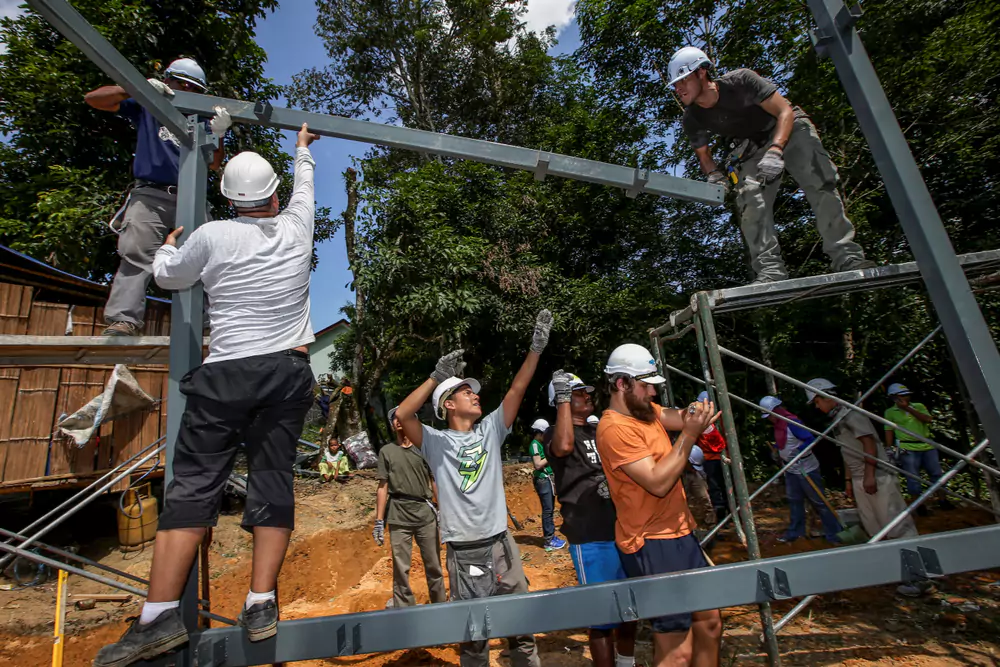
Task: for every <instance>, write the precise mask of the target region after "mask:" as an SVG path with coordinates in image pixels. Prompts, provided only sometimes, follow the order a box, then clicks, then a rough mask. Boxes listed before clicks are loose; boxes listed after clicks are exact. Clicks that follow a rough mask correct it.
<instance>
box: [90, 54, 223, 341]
mask: <svg viewBox="0 0 1000 667" xmlns="http://www.w3.org/2000/svg"><path fill="white" fill-rule="evenodd" d="M149 83H150V85H152V86H153V87H154V88H156V89H157V90H158V91H159V92H160V93H161V94H163V95H165V96H167V97H170V96H172V95H173V94H174V91H175V90H184V91H188V92H195V93H203V92H205V91H207V90H208V85H207V84H206V79H205V71H204V70H203V69H202V68H201V66H200V65H199V64H198V63H197V62H195V61H194V60H193V59H191V58H180V59H178V60H175V61H174V62H172V63H170V66H169V67H168V68H167V70H166V72H165V76H164V80H163V81H160V80H159V79H149ZM84 100H85V101H86V102H87V104H89V105H90V106H92V107H94V108H95V109H98V110H100V111H108V112H111V113H115V114H118V115H119V116H121V117H123V118H126V119H128V120H129V121H130V122H131V123H132V125H133V126H134V127H135V128H136V131H137V133H138V137H137V140H136V147H135V158H134V160H133V161H132V175H133V176H134V177H135V182H134V184H133V185H132V188H131V191H130V192H129V196H128V200H127V201H126V204H125V207H124V212H123V214H122V219H121V221H120V225H119V226H118V228H117V231H118V255H119V256H120V257H121V263H120V265H119V267H118V272H117V273H116V274H115V278H114V282H113V283H112V284H111V294H110V295H109V296H108V302H107V304H105V306H104V319H105V321H106V322H107V324H108V327H107V328H106V329H105V330H104V335H105V336H137V335H139V333H140V332H141V331H142V326H143V317H144V316H145V313H146V289H147V288H148V287H149V281H150V279H151V278H152V276H153V273H152V271H153V256H154V255H155V254H156V251H157V249H158V248H159V247H160V246H161V245H163V241H164V239H165V238H166V236H167V234H168V233H169V232H170V230H171V229H173V228H174V221H175V217H176V214H177V173H178V162H179V160H180V141H179V140H178V138H177V137H175V136H174V135H173V134H172V133H171V132H170V131H169V130H168V129H167V128H165V127H163V126H162V125H160V122H159V121H158V120H156V117H154V116H153V114H151V113H149V111H147V110H146V109H144V108H143V107H142V106H140V105H139V103H138V102H137V101H136V100H134V99H132V98H131V97H129V94H128V93H127V92H126V91H125V89H124V88H122V87H121V86H102V87H101V88H98V89H96V90H93V91H91V92H89V93H87V95H86V97H85V98H84ZM231 124H232V121H231V120H230V118H229V113H228V112H226V110H225V109H222V108H221V107H217V108H216V116H215V118H213V119H212V121H211V129H212V132H213V133H214V134H215V135H216V136H218V137H219V147H218V149H216V151H215V159H214V160H213V161H212V165H211V167H212V169H215V170H218V169H219V167H220V166H221V165H222V158H223V149H222V135H223V134H225V132H226V130H227V129H229V126H230V125H231Z"/></svg>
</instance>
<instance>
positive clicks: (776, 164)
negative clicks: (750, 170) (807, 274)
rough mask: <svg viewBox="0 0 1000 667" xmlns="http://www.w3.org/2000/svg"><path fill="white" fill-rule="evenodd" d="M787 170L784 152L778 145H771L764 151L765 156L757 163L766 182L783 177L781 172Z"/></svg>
mask: <svg viewBox="0 0 1000 667" xmlns="http://www.w3.org/2000/svg"><path fill="white" fill-rule="evenodd" d="M784 170H785V158H784V153H783V152H782V150H781V149H780V148H778V147H777V146H771V147H770V148H769V149H767V152H766V153H764V157H762V158H761V159H760V162H758V163H757V173H758V174H760V176H761V179H763V181H764V182H765V183H770V182H771V181H773V180H775V179H778V178H781V172H783V171H784Z"/></svg>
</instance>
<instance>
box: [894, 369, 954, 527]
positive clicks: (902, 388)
mask: <svg viewBox="0 0 1000 667" xmlns="http://www.w3.org/2000/svg"><path fill="white" fill-rule="evenodd" d="M886 393H887V394H888V395H889V398H891V399H892V401H893V405H892V406H891V407H889V408H888V409H887V410H886V411H885V415H884V416H885V418H886V419H887V420H889V421H891V422H892V423H893V424H895V425H896V426H898V427H900V428H903V429H906V430H907V431H910V432H911V433H915V434H917V435H919V436H921V437H924V438H927V439H928V440H929V439H930V437H931V428H930V425H931V422H933V421H934V417H933V416H932V415H931V413H930V411H929V410H928V409H927V408H926V407H925V406H924V404H923V403H916V402H914V401H913V400H912V399H911V398H910V397H911V395H912V394H913V392H911V391H910V390H909V389H907V387H906V385H903V384H900V383H898V382H895V383H893V384H891V385H889V390H888V391H887V392H886ZM885 442H886V447H887V448H888V449H891V448H892V447H893V445H896V446H898V447H899V467H901V468H902V469H903V470H905V471H906V472H908V473H911V474H913V475H919V474H920V471H921V470H926V471H927V476H928V477H930V480H931V484H933V483H934V482H936V481H938V480H939V479H940V478H941V461H940V460H939V459H938V452H937V449H935V448H934V447H932V446H931V445H928V444H927V443H925V442H921V441H919V440H916V439H915V438H914V437H913V436H911V435H909V434H908V433H904V432H902V431H898V432H897V429H895V428H893V427H892V426H889V425H888V424H887V425H886V427H885ZM906 492H907V493H908V494H909V495H910V499H911V500H912V499H914V498H916V497H917V496H919V495H920V493H921V485H920V480H919V479H917V478H915V477H907V478H906ZM939 506H940V507H941V509H952V508H953V507H954V505H952V504H951V503H950V502H948V499H947V498H946V497H942V498H941V501H940V502H939ZM917 514H919V515H920V516H927V515H928V514H929V510H928V509H927V507H926V505H921V506H920V507H918V508H917Z"/></svg>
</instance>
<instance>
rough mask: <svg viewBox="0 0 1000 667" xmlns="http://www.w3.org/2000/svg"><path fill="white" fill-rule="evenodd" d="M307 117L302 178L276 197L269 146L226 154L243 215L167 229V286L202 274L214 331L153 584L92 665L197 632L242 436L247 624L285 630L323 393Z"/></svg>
mask: <svg viewBox="0 0 1000 667" xmlns="http://www.w3.org/2000/svg"><path fill="white" fill-rule="evenodd" d="M318 138H319V137H317V136H316V135H314V134H311V133H310V132H309V128H308V127H307V126H306V125H303V126H302V130H301V131H300V132H299V134H298V141H297V142H296V149H295V188H294V191H293V193H292V197H291V199H290V200H289V202H288V206H287V207H286V208H285V209H284V210H283V211H280V213H279V209H278V195H277V187H278V177H277V175H276V174H275V173H274V169H273V168H272V167H271V165H270V164H268V163H267V161H266V160H264V158H262V157H261V156H259V155H257V154H256V153H250V152H245V153H240V154H239V155H237V156H236V157H234V158H233V159H232V160H230V161H229V164H227V165H226V169H225V173H224V174H223V177H222V193H223V194H224V195H225V196H226V197H227V198H229V200H230V201H231V202H232V203H233V206H234V207H235V208H236V211H237V213H238V217H237V218H236V219H234V220H214V221H212V222H208V223H205V224H204V225H202V226H200V227H198V228H197V229H196V230H195V231H194V232H193V233H192V234H191V235H190V237H189V238H188V239H187V240H186V242H185V243H184V245H183V247H180V248H178V247H177V239H178V237H179V236H180V235H181V234H182V233H183V227H179V228H177V229H176V230H175V231H174V232H173V233H171V234H170V235H169V236H168V237H167V240H166V242H165V243H164V245H163V247H161V248H160V249H159V250H158V251H157V252H156V256H155V258H154V260H153V277H154V278H155V280H156V282H157V284H159V285H160V286H161V287H163V288H165V289H171V290H179V289H187V288H189V287H192V286H193V285H194V284H195V283H197V282H198V281H201V282H202V284H203V285H204V286H205V293H206V294H207V295H208V302H209V309H208V314H209V321H210V324H211V330H212V336H211V342H210V344H209V355H208V357H207V358H206V359H205V363H204V364H202V365H201V366H199V367H198V368H196V369H194V370H193V371H191V372H190V373H188V374H187V375H186V376H185V377H184V379H183V380H182V382H181V387H180V389H181V392H182V393H183V394H184V395H185V397H186V398H187V404H186V406H185V409H184V417H183V419H182V421H181V429H180V432H179V433H178V436H177V443H176V450H175V454H174V460H173V474H174V477H173V480H172V481H171V483H170V485H169V486H168V487H167V490H166V497H165V500H164V511H163V514H162V515H161V516H160V521H159V529H158V532H157V534H156V545H155V547H154V551H153V565H152V571H151V572H150V582H149V595H148V597H147V598H146V602H145V604H144V605H143V609H142V615H141V616H140V618H139V619H137V620H136V621H135V622H134V623H133V624H132V625H131V627H129V629H128V630H127V631H126V633H125V634H124V635H122V638H121V639H120V640H119V641H118V642H117V643H116V644H111V645H109V646H105V647H104V648H102V649H101V651H100V652H99V653H98V655H97V658H96V659H95V661H94V665H95V667H125V666H126V665H130V664H132V663H133V662H136V661H137V660H140V659H146V658H151V657H154V656H157V655H160V654H161V653H164V652H166V651H169V650H171V649H174V648H176V647H177V646H180V645H182V644H184V643H185V642H187V641H188V635H187V631H186V629H185V627H184V624H183V622H182V621H181V618H180V614H179V600H180V596H181V591H182V589H183V588H184V584H185V582H186V580H187V577H188V573H189V572H190V570H191V566H192V565H193V563H194V559H195V556H196V555H197V552H198V545H199V544H200V543H201V541H202V539H203V538H204V536H205V533H206V531H207V530H208V528H209V527H211V526H214V525H215V523H216V520H217V518H218V514H219V506H220V503H221V501H222V492H223V487H224V485H225V482H226V479H227V478H228V477H229V473H230V471H231V470H232V467H233V460H234V459H235V457H236V451H237V447H238V446H239V445H240V444H241V443H243V444H245V445H246V454H247V461H248V464H249V466H248V467H249V469H250V474H249V479H248V483H247V502H246V509H245V510H244V513H243V523H242V525H243V528H244V529H245V530H248V531H251V532H252V533H253V536H254V551H253V572H252V575H251V581H250V592H249V594H248V595H247V599H246V604H245V605H244V608H243V610H242V613H241V614H240V617H239V620H240V624H241V625H242V626H243V627H245V628H246V630H247V634H248V635H249V639H250V640H251V641H260V640H262V639H267V638H268V637H271V636H273V635H274V634H275V633H277V621H278V608H277V600H276V599H275V588H276V585H277V581H278V572H279V571H280V569H281V563H282V561H283V560H284V558H285V550H286V549H287V547H288V541H289V538H290V537H291V532H292V529H293V527H294V518H295V516H294V515H295V499H294V497H293V493H292V463H293V462H294V460H295V444H296V441H297V439H298V437H299V434H300V433H301V431H302V424H303V421H304V420H305V416H306V412H308V410H309V407H310V406H311V405H312V401H313V393H312V386H313V376H312V370H311V369H310V366H309V355H308V345H309V343H311V342H313V340H314V337H313V333H312V324H311V322H310V317H309V272H310V267H311V261H312V239H313V222H314V217H315V200H314V186H313V168H314V166H315V162H314V161H313V158H312V155H311V154H310V152H309V148H308V146H309V144H311V143H312V142H313V141H314V140H316V139H318Z"/></svg>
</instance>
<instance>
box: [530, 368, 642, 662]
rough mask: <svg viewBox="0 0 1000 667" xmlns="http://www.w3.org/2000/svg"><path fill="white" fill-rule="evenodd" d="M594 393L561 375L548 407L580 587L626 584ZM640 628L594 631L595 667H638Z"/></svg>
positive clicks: (551, 452) (552, 457)
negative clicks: (551, 409) (600, 446)
mask: <svg viewBox="0 0 1000 667" xmlns="http://www.w3.org/2000/svg"><path fill="white" fill-rule="evenodd" d="M593 391H594V387H592V386H591V385H588V384H587V383H585V382H584V381H583V380H581V379H580V378H579V377H577V376H576V375H573V374H572V373H567V372H565V371H563V370H558V371H556V372H555V373H553V374H552V381H551V382H550V383H549V405H551V406H553V407H555V408H556V423H555V425H554V426H553V428H552V430H551V432H550V433H549V436H550V437H549V438H548V439H547V441H546V443H545V452H546V454H548V459H549V461H550V462H551V465H552V470H553V471H554V473H555V483H556V491H557V492H558V496H559V508H560V511H561V513H562V519H563V523H562V527H561V530H562V532H563V535H565V536H566V538H567V539H568V540H569V543H570V546H569V553H570V557H571V558H572V559H573V568H574V569H575V570H576V579H577V581H578V582H579V583H580V585H585V584H597V583H601V582H604V581H617V580H620V579H625V578H627V577H628V575H626V574H625V569H624V568H623V567H622V561H621V556H620V555H619V553H618V548H617V547H616V546H615V521H616V519H617V517H616V514H615V505H614V503H613V502H612V501H611V493H610V492H609V491H608V481H607V477H606V476H605V474H604V468H603V467H602V466H601V456H600V454H599V453H598V451H597V428H596V426H595V425H594V424H593V423H591V421H590V418H591V417H593V416H594V414H593V412H594V400H593V398H592V396H591V394H592V393H593ZM635 630H636V624H635V623H620V624H612V625H599V626H595V627H592V628H590V629H589V631H588V633H589V640H590V657H591V659H592V660H593V661H594V665H595V667H633V666H634V665H635Z"/></svg>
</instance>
